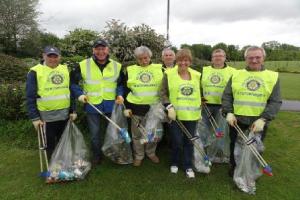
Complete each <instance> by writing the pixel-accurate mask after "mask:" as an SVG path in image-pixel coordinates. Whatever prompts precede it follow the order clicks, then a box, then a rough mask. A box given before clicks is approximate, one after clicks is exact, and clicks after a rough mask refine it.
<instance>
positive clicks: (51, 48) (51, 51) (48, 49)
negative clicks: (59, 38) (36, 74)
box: [44, 46, 60, 56]
mask: <svg viewBox="0 0 300 200" xmlns="http://www.w3.org/2000/svg"><path fill="white" fill-rule="evenodd" d="M44 53H45V54H46V55H47V56H48V55H51V54H54V55H57V56H60V50H59V49H58V48H56V47H54V46H46V47H45V49H44Z"/></svg>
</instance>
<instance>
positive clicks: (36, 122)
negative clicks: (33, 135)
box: [32, 119, 44, 130]
mask: <svg viewBox="0 0 300 200" xmlns="http://www.w3.org/2000/svg"><path fill="white" fill-rule="evenodd" d="M32 124H33V126H34V128H35V130H38V129H39V126H41V125H43V124H44V123H43V121H42V120H40V119H38V120H34V121H32Z"/></svg>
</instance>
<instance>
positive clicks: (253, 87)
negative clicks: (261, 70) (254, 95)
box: [246, 79, 260, 91]
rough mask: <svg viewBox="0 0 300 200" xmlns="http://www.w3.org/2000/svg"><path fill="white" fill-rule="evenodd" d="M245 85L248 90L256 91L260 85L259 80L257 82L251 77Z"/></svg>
mask: <svg viewBox="0 0 300 200" xmlns="http://www.w3.org/2000/svg"><path fill="white" fill-rule="evenodd" d="M246 86H247V88H248V90H250V91H256V90H258V89H259V87H260V82H258V81H257V80H254V79H252V80H249V81H247V83H246Z"/></svg>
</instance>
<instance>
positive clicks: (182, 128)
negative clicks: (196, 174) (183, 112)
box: [175, 120, 211, 166]
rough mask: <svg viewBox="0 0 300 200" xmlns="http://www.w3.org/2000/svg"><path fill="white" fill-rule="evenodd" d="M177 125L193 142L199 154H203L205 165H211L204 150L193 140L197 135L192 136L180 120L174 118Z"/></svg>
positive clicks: (197, 137) (196, 138)
mask: <svg viewBox="0 0 300 200" xmlns="http://www.w3.org/2000/svg"><path fill="white" fill-rule="evenodd" d="M175 121H176V123H177V125H178V126H179V128H180V129H181V130H182V132H183V133H184V134H185V135H186V136H187V138H188V139H189V140H190V141H191V142H192V143H193V145H194V146H195V148H196V149H197V151H198V152H199V153H200V155H201V156H203V159H204V163H205V165H206V166H211V162H210V160H209V158H208V156H207V155H206V153H205V152H204V150H203V149H202V148H201V147H200V146H199V145H198V143H196V142H195V140H198V139H200V137H199V136H194V137H193V136H192V135H191V133H190V132H189V130H187V128H186V127H185V126H184V125H183V124H182V122H181V121H179V120H175Z"/></svg>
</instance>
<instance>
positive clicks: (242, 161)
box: [233, 132, 264, 194]
mask: <svg viewBox="0 0 300 200" xmlns="http://www.w3.org/2000/svg"><path fill="white" fill-rule="evenodd" d="M245 134H246V133H245ZM248 139H254V140H253V141H254V142H253V143H252V144H253V146H254V147H255V148H256V149H257V150H258V151H259V152H262V151H263V150H264V145H263V143H262V141H261V136H260V135H259V134H255V135H254V134H253V133H252V132H250V133H249V135H248ZM234 159H235V162H236V167H235V170H234V175H233V180H234V182H235V184H236V185H237V187H238V188H239V189H240V190H242V191H243V192H245V193H248V194H255V191H256V186H255V180H256V179H257V178H258V177H260V176H261V175H262V172H261V170H260V165H259V162H258V160H257V159H256V157H255V156H254V155H253V153H252V151H251V150H250V148H249V146H248V145H247V144H245V143H244V142H243V140H242V139H241V138H240V137H238V138H237V140H236V143H235V148H234Z"/></svg>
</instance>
